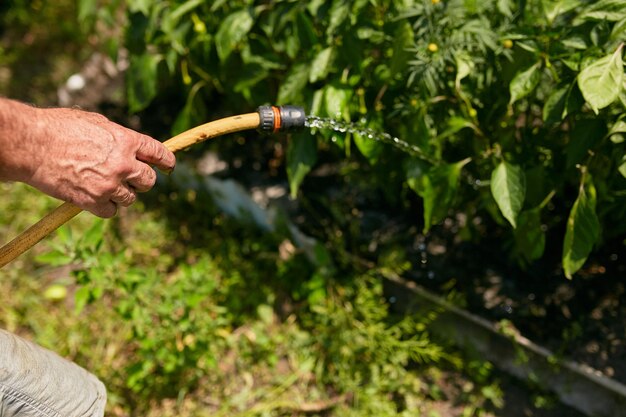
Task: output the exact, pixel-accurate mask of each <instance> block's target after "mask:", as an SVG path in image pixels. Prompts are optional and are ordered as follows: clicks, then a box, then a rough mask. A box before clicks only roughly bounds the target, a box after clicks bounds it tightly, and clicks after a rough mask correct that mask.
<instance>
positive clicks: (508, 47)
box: [502, 39, 513, 49]
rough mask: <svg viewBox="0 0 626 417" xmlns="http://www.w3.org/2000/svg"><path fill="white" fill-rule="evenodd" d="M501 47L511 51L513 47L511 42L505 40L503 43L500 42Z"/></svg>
mask: <svg viewBox="0 0 626 417" xmlns="http://www.w3.org/2000/svg"><path fill="white" fill-rule="evenodd" d="M502 46H504V47H505V48H506V49H511V48H512V47H513V41H512V40H510V39H505V40H504V41H502Z"/></svg>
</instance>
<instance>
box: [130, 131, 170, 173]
mask: <svg viewBox="0 0 626 417" xmlns="http://www.w3.org/2000/svg"><path fill="white" fill-rule="evenodd" d="M139 140H140V143H139V148H138V149H137V159H138V160H140V161H142V162H145V163H147V164H151V165H155V166H156V167H157V168H159V169H161V170H163V171H171V170H172V169H174V166H175V165H176V157H175V156H174V154H173V153H172V152H171V151H170V150H169V149H167V148H166V147H165V146H164V145H163V144H162V143H161V142H159V141H158V140H156V139H152V138H151V137H150V136H146V135H140V137H139Z"/></svg>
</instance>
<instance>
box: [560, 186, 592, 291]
mask: <svg viewBox="0 0 626 417" xmlns="http://www.w3.org/2000/svg"><path fill="white" fill-rule="evenodd" d="M584 177H585V179H584V183H583V184H581V186H580V190H579V192H578V198H577V199H576V201H575V202H574V205H573V206H572V210H571V211H570V214H569V218H568V219H567V228H566V230H565V239H564V242H563V271H564V272H565V276H566V277H567V278H570V279H571V278H572V275H573V274H574V273H575V272H576V271H578V270H579V269H580V268H582V266H583V265H584V263H585V261H586V260H587V257H588V256H589V254H590V253H591V250H592V249H593V246H594V245H595V243H596V242H597V241H598V238H599V237H600V221H599V220H598V216H597V215H596V189H595V187H594V185H593V182H592V180H591V177H590V175H589V174H587V175H584Z"/></svg>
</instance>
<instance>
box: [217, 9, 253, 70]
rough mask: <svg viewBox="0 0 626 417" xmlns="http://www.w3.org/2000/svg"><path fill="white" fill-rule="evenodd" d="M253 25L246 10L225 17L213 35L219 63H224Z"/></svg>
mask: <svg viewBox="0 0 626 417" xmlns="http://www.w3.org/2000/svg"><path fill="white" fill-rule="evenodd" d="M252 25H254V18H253V16H252V13H251V12H250V10H248V9H244V10H239V11H237V12H234V13H232V14H230V15H228V16H227V17H226V19H224V21H223V22H222V24H221V25H220V27H219V29H218V30H217V33H216V34H215V47H216V49H217V55H218V56H219V58H220V61H222V62H224V61H225V60H226V59H227V58H228V57H229V56H230V54H231V53H232V52H233V51H234V50H235V48H236V47H237V45H238V44H239V43H240V42H241V41H243V40H244V39H245V37H246V35H247V34H248V32H250V29H252Z"/></svg>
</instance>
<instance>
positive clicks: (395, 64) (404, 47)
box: [389, 21, 415, 76]
mask: <svg viewBox="0 0 626 417" xmlns="http://www.w3.org/2000/svg"><path fill="white" fill-rule="evenodd" d="M414 36H415V35H414V32H413V28H412V27H411V25H410V24H409V23H408V22H406V21H405V22H403V23H402V24H401V25H400V26H399V27H398V29H396V32H395V36H394V41H393V55H392V56H391V63H390V64H389V70H390V71H391V75H392V76H393V75H397V74H400V73H402V71H404V70H405V69H406V67H407V64H408V62H409V59H411V56H412V54H411V52H409V48H411V47H412V46H413V44H414V42H415V41H414Z"/></svg>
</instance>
